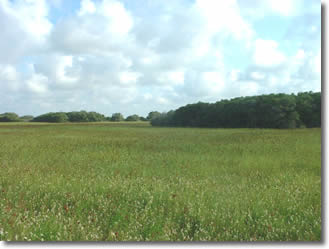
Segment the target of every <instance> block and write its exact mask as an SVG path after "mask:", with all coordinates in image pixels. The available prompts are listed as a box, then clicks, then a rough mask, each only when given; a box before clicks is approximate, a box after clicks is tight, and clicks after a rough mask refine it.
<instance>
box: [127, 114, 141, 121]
mask: <svg viewBox="0 0 329 249" xmlns="http://www.w3.org/2000/svg"><path fill="white" fill-rule="evenodd" d="M126 121H139V116H138V115H136V114H134V115H130V116H128V117H127V118H126Z"/></svg>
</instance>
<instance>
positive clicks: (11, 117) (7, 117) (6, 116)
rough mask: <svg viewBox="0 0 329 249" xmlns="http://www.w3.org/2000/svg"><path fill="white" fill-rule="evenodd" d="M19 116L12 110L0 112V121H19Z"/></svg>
mask: <svg viewBox="0 0 329 249" xmlns="http://www.w3.org/2000/svg"><path fill="white" fill-rule="evenodd" d="M19 121H21V120H20V118H19V116H18V115H17V114H16V113H14V112H5V113H2V114H0V122H19Z"/></svg>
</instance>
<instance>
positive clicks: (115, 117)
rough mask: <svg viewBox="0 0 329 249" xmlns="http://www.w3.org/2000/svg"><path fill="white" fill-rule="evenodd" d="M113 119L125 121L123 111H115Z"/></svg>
mask: <svg viewBox="0 0 329 249" xmlns="http://www.w3.org/2000/svg"><path fill="white" fill-rule="evenodd" d="M111 121H114V122H120V121H124V117H123V115H122V114H121V113H113V114H112V117H111Z"/></svg>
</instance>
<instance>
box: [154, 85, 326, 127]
mask: <svg viewBox="0 0 329 249" xmlns="http://www.w3.org/2000/svg"><path fill="white" fill-rule="evenodd" d="M303 123H304V124H305V125H306V126H307V127H321V93H312V92H309V93H299V94H298V95H297V96H295V95H294V94H290V95H289V94H283V93H280V94H268V95H260V96H250V97H239V98H233V99H230V100H221V101H218V102H216V103H214V104H210V103H202V102H199V103H195V104H188V105H186V106H183V107H180V108H178V109H177V110H175V111H172V112H171V113H170V115H169V113H163V114H160V115H159V116H158V117H156V118H154V119H152V120H151V125H154V126H183V127H184V126H189V127H221V128H278V129H287V128H296V127H301V126H302V125H303Z"/></svg>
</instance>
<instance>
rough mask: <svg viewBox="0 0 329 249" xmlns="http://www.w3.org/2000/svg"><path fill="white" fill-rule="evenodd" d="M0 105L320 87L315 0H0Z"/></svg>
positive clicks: (66, 106)
mask: <svg viewBox="0 0 329 249" xmlns="http://www.w3.org/2000/svg"><path fill="white" fill-rule="evenodd" d="M0 27H1V39H0V113H3V112H15V113H17V114H19V115H35V116H36V115H40V114H43V113H46V112H57V111H65V112H68V111H80V110H86V111H96V112H100V113H102V114H105V115H106V116H111V115H112V114H113V113H116V112H121V113H122V114H123V115H124V116H127V115H132V114H138V115H141V116H147V114H148V113H149V112H151V111H160V112H165V111H169V110H174V109H177V108H178V107H180V106H183V105H186V104H189V103H196V102H199V101H202V102H216V101H219V100H221V99H230V98H234V97H240V96H251V95H260V94H269V93H289V94H290V93H298V92H303V91H315V92H316V91H321V2H320V0H220V1H219V0H166V1H164V0H140V1H132V0H94V1H93V0H81V1H79V0H0Z"/></svg>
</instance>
